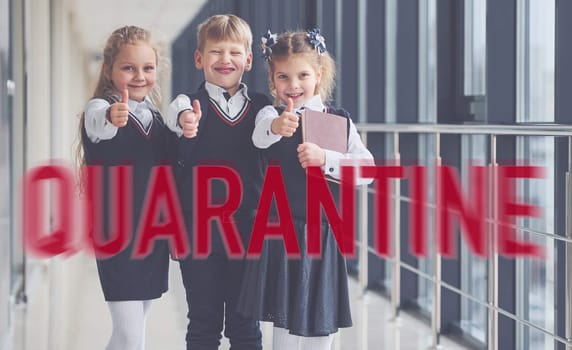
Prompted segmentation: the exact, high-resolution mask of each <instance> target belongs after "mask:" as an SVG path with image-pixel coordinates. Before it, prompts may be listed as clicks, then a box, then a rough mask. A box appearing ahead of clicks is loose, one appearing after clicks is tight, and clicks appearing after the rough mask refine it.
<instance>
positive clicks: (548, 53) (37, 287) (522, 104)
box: [0, 0, 572, 350]
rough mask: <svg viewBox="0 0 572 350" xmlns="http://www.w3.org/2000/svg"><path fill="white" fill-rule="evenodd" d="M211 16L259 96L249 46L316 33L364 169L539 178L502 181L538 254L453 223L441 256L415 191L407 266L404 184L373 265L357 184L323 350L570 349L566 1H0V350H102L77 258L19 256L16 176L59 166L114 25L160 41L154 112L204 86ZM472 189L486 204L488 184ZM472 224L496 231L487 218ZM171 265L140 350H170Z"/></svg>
mask: <svg viewBox="0 0 572 350" xmlns="http://www.w3.org/2000/svg"><path fill="white" fill-rule="evenodd" d="M217 13H234V14H237V15H239V16H241V17H243V18H244V19H246V20H247V21H248V22H249V23H250V25H251V28H252V31H253V34H254V47H253V51H254V68H253V70H252V71H251V72H250V73H247V74H246V75H245V77H244V81H245V82H246V83H247V84H248V86H249V88H250V89H252V90H256V91H262V92H267V78H266V71H265V67H264V64H263V60H262V59H261V57H260V49H259V42H260V36H261V35H262V34H263V33H265V32H266V30H267V29H271V30H272V31H273V32H281V31H284V30H287V29H307V28H312V27H315V26H318V27H320V28H321V31H322V34H323V35H324V36H325V38H326V44H327V48H328V50H329V52H330V53H331V54H332V55H333V56H334V58H335V59H336V63H337V69H338V72H337V86H336V90H335V98H334V101H333V104H334V105H336V106H338V107H339V106H343V107H344V108H345V109H347V110H348V111H349V112H350V113H351V115H352V117H353V120H354V122H356V123H357V124H358V128H359V130H360V132H361V134H362V138H363V139H364V142H367V145H368V148H369V149H370V150H371V151H372V153H373V154H374V156H375V157H376V159H377V161H378V164H387V163H392V164H394V163H395V162H400V163H401V164H402V165H425V166H432V165H434V164H436V163H442V164H447V165H451V166H454V167H455V168H456V169H457V170H458V172H459V175H460V179H461V181H462V182H463V185H462V186H461V187H462V189H463V190H464V191H468V189H469V187H470V186H468V185H466V184H467V183H468V181H469V175H468V174H469V172H468V169H469V167H470V166H471V165H473V164H479V165H490V164H501V165H507V164H532V165H537V166H542V167H544V169H545V177H544V178H542V179H529V180H521V181H518V183H517V186H516V188H517V189H518V193H519V197H521V200H522V201H523V202H526V203H531V204H534V205H536V206H538V207H539V208H540V209H541V216H540V217H539V218H519V219H517V220H515V222H514V228H515V230H516V231H515V232H516V234H517V236H518V237H519V239H521V240H526V241H532V242H534V243H536V244H538V245H539V246H541V247H542V248H543V249H544V255H543V256H542V257H539V258H523V257H517V258H515V257H505V256H502V255H499V254H494V253H491V254H490V255H489V256H488V257H479V256H476V255H474V254H473V253H472V252H471V249H470V248H469V247H468V246H467V244H466V241H465V239H464V236H462V230H461V229H462V227H461V226H460V225H459V229H457V231H456V232H457V233H458V234H459V236H458V237H459V238H458V239H457V240H456V241H455V245H454V246H455V254H454V256H452V257H443V256H441V255H440V254H439V252H438V251H436V250H435V249H434V246H435V242H436V240H435V234H434V229H433V226H434V225H435V220H434V218H435V205H434V203H435V200H436V193H434V192H435V191H434V188H435V187H434V186H431V185H430V186H428V189H429V193H427V203H425V211H426V214H427V218H428V219H427V223H426V228H427V229H426V234H427V240H428V241H427V245H428V247H429V249H428V251H427V252H426V254H425V256H422V257H418V256H415V255H413V254H412V253H411V251H410V249H409V247H410V240H409V235H408V232H409V229H410V227H409V222H410V215H409V209H408V208H409V207H408V205H409V202H410V198H409V192H410V191H409V189H408V185H407V184H408V181H406V180H404V181H402V182H401V183H402V184H401V186H399V185H398V183H397V182H395V181H394V182H392V187H391V191H392V193H393V195H394V197H392V198H393V200H392V218H393V219H394V220H393V224H392V227H391V230H390V232H386V233H387V234H388V235H391V237H392V241H391V242H392V243H391V244H392V252H391V254H390V256H380V255H378V254H376V253H375V251H374V250H373V249H372V246H373V245H372V242H373V239H374V234H373V224H374V217H375V215H374V212H373V209H372V207H373V188H374V187H373V185H372V186H370V188H365V189H360V190H359V198H360V200H359V201H358V202H359V205H360V206H359V215H358V218H359V219H360V220H359V224H358V237H357V238H358V242H357V244H358V255H357V257H356V258H355V259H350V261H348V266H349V269H350V272H351V275H352V277H351V278H350V284H351V286H352V298H353V304H352V305H353V306H352V307H353V313H354V321H355V323H356V325H355V326H354V327H353V328H351V329H349V330H345V331H343V332H341V334H340V336H339V337H338V338H337V340H336V344H335V346H336V349H381V348H384V349H385V348H392V349H424V348H429V347H433V348H435V347H443V348H448V349H457V348H461V349H464V348H469V349H503V350H504V349H519V350H520V349H533V350H536V349H559V350H562V349H566V350H570V349H572V292H571V291H572V282H571V281H572V267H571V266H572V220H571V218H570V217H569V216H570V215H571V213H572V206H571V201H572V190H571V189H570V186H569V185H568V181H567V177H568V173H569V172H570V164H572V160H570V157H571V152H570V147H571V146H570V142H571V139H572V138H571V136H572V133H571V132H570V131H569V130H570V129H568V128H567V127H564V126H562V124H570V115H572V98H570V92H571V91H572V65H571V64H570V62H572V41H570V40H569V39H568V36H569V33H570V32H571V31H572V22H571V21H570V20H569V19H570V17H571V16H572V2H570V1H568V0H353V1H350V0H292V1H280V0H211V1H208V2H207V1H203V0H156V1H143V0H127V1H111V0H99V1H87V0H0V113H1V114H0V192H1V193H3V194H4V195H3V196H1V198H0V349H1V350H8V349H15V350H21V349H26V350H28V349H34V350H36V349H49V350H56V349H57V350H60V349H64V350H66V349H102V348H103V346H104V344H105V342H106V340H107V337H108V334H109V330H110V320H109V317H108V315H107V310H106V306H105V303H104V302H103V296H102V294H101V292H100V290H99V284H98V281H97V275H96V272H95V268H94V267H95V264H94V263H93V259H92V258H91V257H89V256H87V255H86V254H84V253H81V252H80V253H77V254H74V255H72V256H71V257H55V258H52V259H38V258H34V257H33V256H29V255H28V254H27V253H26V251H25V250H24V249H23V248H22V245H21V242H20V237H21V230H22V222H21V217H22V212H21V210H20V209H19V208H20V206H21V192H20V185H21V180H22V178H23V176H24V174H26V172H27V171H28V170H29V169H31V168H33V167H36V166H38V165H41V164H46V163H49V162H50V161H54V160H60V161H64V162H66V163H67V164H69V165H70V167H72V166H73V164H74V163H73V162H74V157H75V153H74V150H75V144H76V142H77V130H78V121H79V115H80V113H81V111H82V109H83V107H84V105H85V103H86V102H87V100H88V99H89V98H90V97H91V95H92V92H93V88H94V84H95V82H96V79H97V76H98V74H99V69H100V66H101V51H102V48H103V45H104V43H105V40H106V39H107V37H108V36H109V34H110V33H111V32H112V31H113V30H114V29H116V28H118V27H121V26H124V25H128V24H133V25H139V26H142V27H145V28H147V29H150V30H151V31H152V32H153V34H154V35H155V37H157V38H159V39H160V40H161V41H162V42H163V43H164V47H165V51H164V54H165V56H166V57H167V58H168V60H169V62H170V68H171V69H170V70H169V71H167V72H165V76H164V77H163V78H162V81H161V86H162V88H163V97H164V102H165V104H164V105H163V106H162V108H163V110H164V108H165V106H166V105H167V104H168V102H169V101H170V100H171V99H172V98H173V97H174V96H176V95H177V94H178V93H181V92H190V91H194V90H195V89H196V88H197V86H198V85H199V84H200V83H201V82H202V79H203V78H202V72H201V71H197V70H196V69H195V68H194V63H193V53H194V50H195V46H196V37H195V35H196V34H195V33H196V27H197V25H198V24H199V23H200V22H202V21H203V20H204V19H206V18H207V17H208V16H210V15H213V14H217ZM412 125H415V126H416V127H418V128H417V129H415V130H413V128H412ZM427 181H428V183H429V184H432V183H434V181H435V176H434V171H432V170H429V171H428V174H427ZM467 193H468V192H467ZM487 194H488V195H489V198H495V197H494V194H495V192H494V189H489V190H488V192H487ZM467 203H469V204H470V203H471V199H470V196H469V197H468V199H467ZM70 215H72V214H70ZM482 215H483V217H486V219H487V220H488V221H487V222H488V223H491V222H493V223H494V221H495V216H494V214H491V213H490V212H487V213H482ZM50 220H51V218H49V217H47V218H46V221H47V222H50ZM493 226H494V225H487V228H488V230H487V237H494V235H495V231H494V228H492V227H493ZM490 248H491V250H489V252H494V250H492V248H494V247H490ZM171 271H172V279H171V290H170V292H169V293H168V295H167V296H166V297H164V298H162V299H161V300H159V301H158V302H157V303H156V305H154V306H153V309H152V313H151V315H150V318H149V322H150V323H149V333H150V335H149V342H148V347H147V348H148V349H179V348H183V347H184V344H183V340H184V328H185V324H186V319H185V313H186V309H185V308H186V306H185V304H184V296H183V294H182V293H183V292H182V289H181V286H180V280H178V266H176V264H174V265H173V266H172V269H171ZM263 327H264V329H265V339H266V340H265V341H267V339H269V338H268V336H269V332H270V330H269V329H268V327H267V326H263ZM265 344H268V343H267V342H266V343H265ZM225 346H227V345H225ZM267 348H268V347H267Z"/></svg>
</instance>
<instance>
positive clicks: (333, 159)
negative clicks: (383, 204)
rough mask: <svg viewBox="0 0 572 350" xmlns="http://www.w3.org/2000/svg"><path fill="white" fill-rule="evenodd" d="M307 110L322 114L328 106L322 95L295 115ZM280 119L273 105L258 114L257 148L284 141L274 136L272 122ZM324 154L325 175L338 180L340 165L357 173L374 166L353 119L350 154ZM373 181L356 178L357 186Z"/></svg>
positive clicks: (329, 152) (256, 124)
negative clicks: (358, 168) (363, 168)
mask: <svg viewBox="0 0 572 350" xmlns="http://www.w3.org/2000/svg"><path fill="white" fill-rule="evenodd" d="M305 108H307V109H311V110H315V111H321V112H325V111H326V106H325V105H324V103H323V102H322V98H321V97H320V95H315V96H313V97H312V98H310V99H309V100H308V101H307V102H306V103H305V104H304V105H303V106H302V107H300V108H296V109H294V113H297V114H300V113H301V111H302V110H304V109H305ZM278 117H279V115H278V112H277V111H276V108H275V107H274V106H272V105H269V106H265V107H264V108H262V109H261V110H260V111H259V112H258V114H257V115H256V121H255V127H254V132H253V133H252V142H253V143H254V145H255V146H256V147H258V148H262V149H265V148H268V147H270V146H272V145H273V144H274V143H276V142H278V141H280V140H281V139H282V136H281V135H276V134H274V133H273V132H272V129H271V126H272V121H273V120H274V119H276V118H278ZM298 127H300V126H298ZM324 153H325V154H326V162H325V164H324V165H322V170H324V174H326V175H329V176H331V177H333V178H335V179H338V180H339V179H340V177H341V173H340V165H354V166H356V171H358V170H357V166H358V165H374V162H373V155H372V154H371V152H370V151H369V150H368V149H367V148H366V147H365V146H364V144H363V142H362V141H361V138H360V136H359V134H358V132H357V129H356V127H355V125H354V123H353V121H352V120H351V119H350V132H349V137H348V153H345V154H344V153H339V152H335V151H331V150H328V149H324ZM356 175H359V172H357V173H356ZM372 181H373V179H369V178H360V177H359V176H356V185H363V184H368V183H371V182H372Z"/></svg>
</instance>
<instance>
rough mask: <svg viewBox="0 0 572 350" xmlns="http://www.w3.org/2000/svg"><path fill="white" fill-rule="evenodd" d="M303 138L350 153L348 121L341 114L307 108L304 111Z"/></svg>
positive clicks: (332, 149) (321, 145)
mask: <svg viewBox="0 0 572 350" xmlns="http://www.w3.org/2000/svg"><path fill="white" fill-rule="evenodd" d="M301 118H302V139H303V141H304V142H312V143H315V144H316V145H318V146H320V147H321V148H323V149H328V150H330V151H336V152H340V153H348V121H347V119H346V118H344V117H341V116H339V115H335V114H330V113H324V112H318V111H313V110H310V109H305V110H304V111H303V112H302V116H301Z"/></svg>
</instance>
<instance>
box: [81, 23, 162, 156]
mask: <svg viewBox="0 0 572 350" xmlns="http://www.w3.org/2000/svg"><path fill="white" fill-rule="evenodd" d="M139 42H142V43H145V44H148V45H149V46H150V47H151V48H152V49H153V51H155V57H156V66H157V70H158V72H157V74H159V71H160V70H161V69H160V68H161V66H160V63H161V64H162V61H163V60H162V59H161V55H160V49H159V44H158V43H157V42H155V41H154V40H153V38H152V37H151V33H150V32H149V31H148V30H145V29H143V28H140V27H136V26H125V27H121V28H119V29H116V30H115V31H114V32H113V33H112V34H111V35H110V36H109V38H108V39H107V43H106V44H105V48H104V49H103V63H102V64H101V71H100V72H99V79H98V81H97V85H96V87H95V91H94V92H93V96H92V98H96V97H107V96H114V95H115V96H119V95H120V92H119V91H118V90H117V88H116V87H115V86H114V85H113V81H112V80H111V70H112V68H113V63H114V62H115V59H116V58H117V55H118V54H119V52H120V51H121V49H122V48H123V47H124V46H125V45H128V44H136V43H139ZM147 97H148V98H149V99H150V100H151V102H153V104H154V105H155V106H159V105H160V103H161V91H160V89H159V85H158V84H157V83H155V85H154V86H153V89H152V90H151V92H150V94H149V95H148V96H147ZM84 124H85V114H84V113H82V114H81V117H80V122H79V135H78V145H77V147H76V159H77V163H78V164H79V165H80V166H82V165H85V158H84V154H83V141H84V140H83V128H84Z"/></svg>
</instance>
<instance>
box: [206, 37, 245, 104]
mask: <svg viewBox="0 0 572 350" xmlns="http://www.w3.org/2000/svg"><path fill="white" fill-rule="evenodd" d="M195 66H196V67H197V68H198V69H203V70H204V72H205V80H206V81H208V82H209V83H211V84H214V85H217V86H220V87H221V88H223V89H225V90H227V91H228V92H229V93H230V94H231V95H234V94H235V93H236V91H237V90H238V86H239V84H240V81H241V80H242V74H243V73H244V72H245V71H246V72H248V71H249V70H250V68H251V67H252V53H247V52H246V49H245V47H244V44H242V43H238V42H234V41H228V40H222V41H213V40H207V41H206V44H205V47H204V49H203V51H202V52H200V51H198V50H197V51H195Z"/></svg>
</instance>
